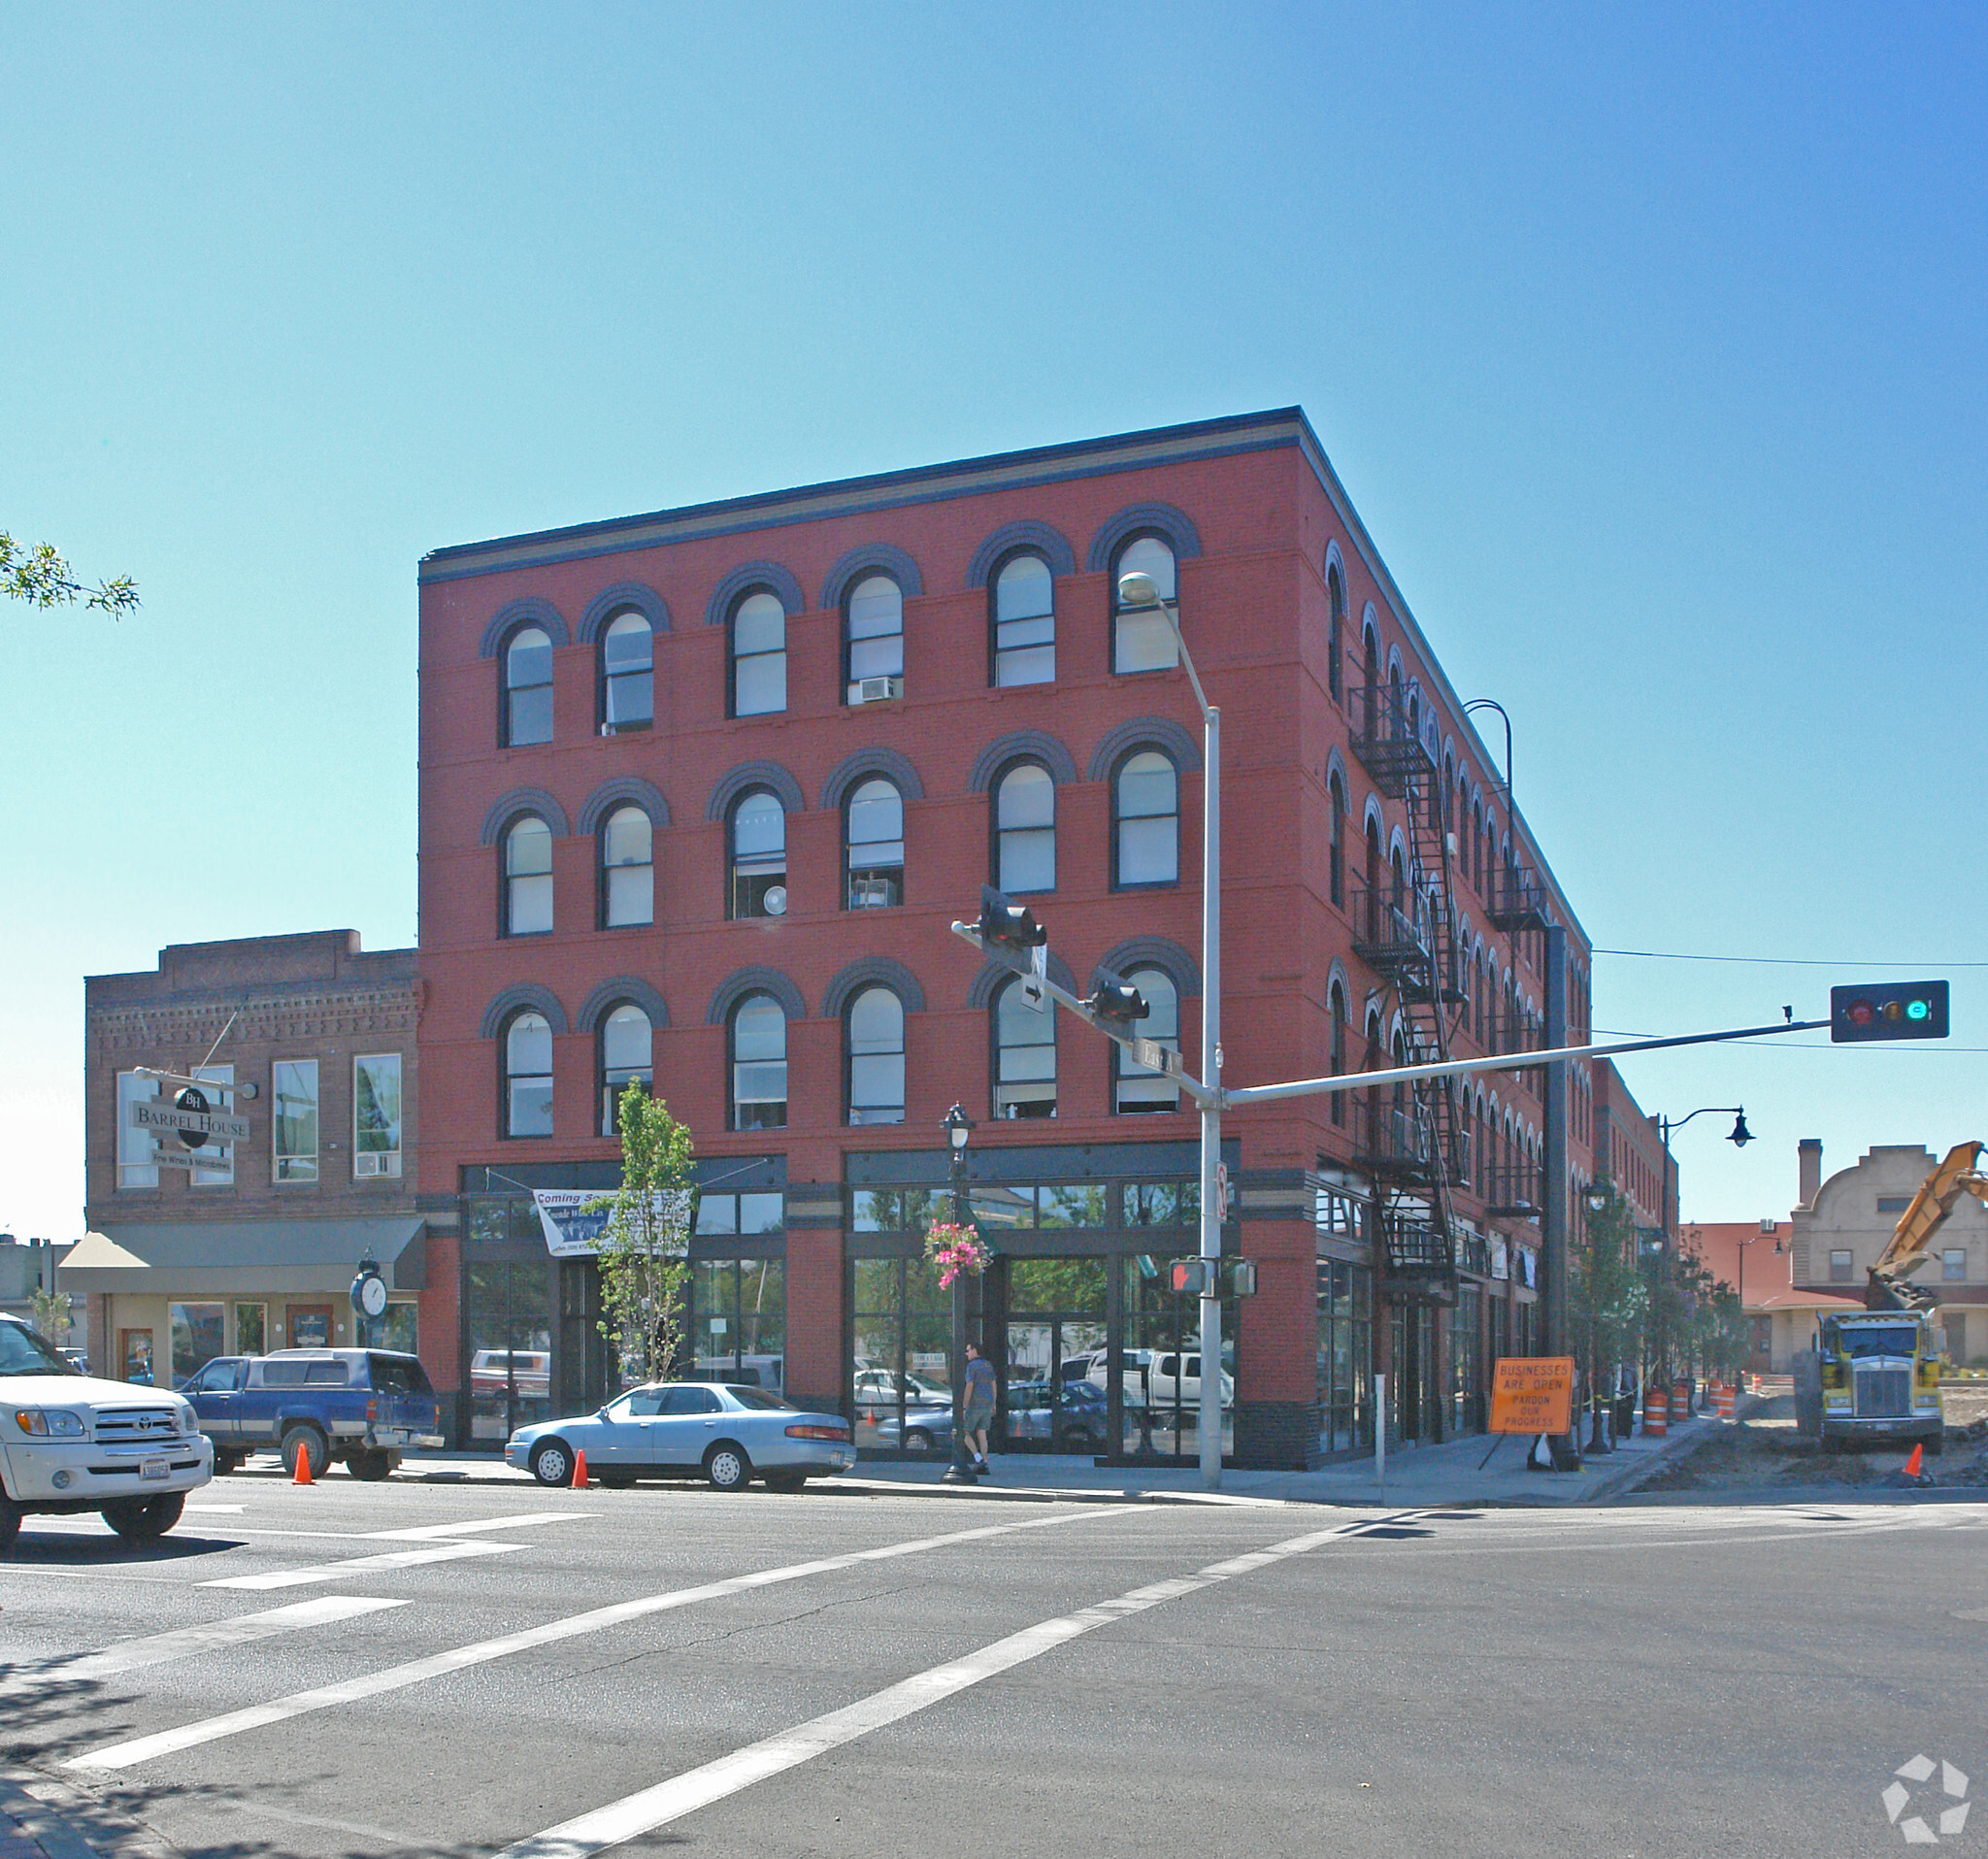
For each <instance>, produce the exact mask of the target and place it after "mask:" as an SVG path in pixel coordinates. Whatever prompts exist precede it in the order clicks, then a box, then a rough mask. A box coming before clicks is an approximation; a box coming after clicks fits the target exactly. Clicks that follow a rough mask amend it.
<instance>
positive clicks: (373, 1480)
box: [346, 1446, 393, 1484]
mask: <svg viewBox="0 0 1988 1859" xmlns="http://www.w3.org/2000/svg"><path fill="white" fill-rule="evenodd" d="M346 1468H347V1470H348V1471H349V1472H350V1473H351V1475H352V1477H355V1478H364V1479H365V1480H366V1481H367V1482H368V1483H369V1484H377V1483H378V1482H379V1481H380V1480H381V1478H383V1477H386V1475H387V1474H388V1473H389V1472H391V1471H392V1470H393V1455H392V1454H391V1453H389V1452H388V1451H387V1450H386V1449H385V1448H384V1447H383V1446H374V1447H372V1448H371V1449H370V1450H368V1451H364V1452H354V1453H353V1454H352V1456H351V1457H350V1458H349V1459H348V1460H347V1461H346Z"/></svg>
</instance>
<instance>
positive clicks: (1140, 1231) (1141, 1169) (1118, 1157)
mask: <svg viewBox="0 0 1988 1859" xmlns="http://www.w3.org/2000/svg"><path fill="white" fill-rule="evenodd" d="M1223 1159H1224V1161H1225V1162H1226V1163H1227V1165H1228V1168H1229V1172H1230V1175H1231V1178H1234V1177H1235V1176H1236V1175H1237V1174H1238V1172H1239V1171H1240V1168H1241V1161H1242V1156H1241V1145H1240V1144H1238V1143H1236V1142H1234V1141H1233V1140H1232V1141H1230V1142H1228V1143H1225V1144H1224V1145H1223ZM949 1164H950V1158H949V1156H948V1155H947V1154H946V1152H945V1151H944V1149H939V1148H933V1149H915V1150H904V1149H896V1150H890V1149H885V1150H851V1151H846V1152H845V1156H844V1173H845V1185H844V1204H843V1276H844V1283H843V1301H842V1302H843V1336H842V1401H843V1411H844V1412H845V1414H846V1415H847V1416H848V1418H849V1420H850V1422H851V1424H852V1425H853V1424H854V1423H855V1421H856V1418H857V1404H856V1402H855V1398H854V1390H855V1373H856V1371H855V1325H856V1315H857V1312H856V1266H857V1262H858V1261H859V1260H868V1259H899V1260H907V1261H911V1260H916V1261H922V1260H923V1258H924V1244H923V1231H922V1227H906V1226H903V1225H900V1226H897V1227H894V1228H890V1229H885V1230H867V1229H866V1230H864V1231H860V1232H859V1231H858V1230H857V1229H856V1224H855V1216H856V1203H855V1197H856V1195H857V1194H859V1193H864V1192H877V1193H882V1194H892V1193H898V1194H909V1193H920V1192H922V1193H923V1194H924V1195H925V1196H926V1197H927V1199H926V1200H925V1201H924V1202H923V1203H922V1204H921V1205H920V1206H919V1208H918V1210H917V1217H918V1219H920V1220H927V1221H929V1220H932V1219H942V1218H944V1219H949V1218H950V1217H951V1203H950V1198H949ZM1200 1169H1201V1149H1200V1145H1199V1144H1198V1143H1194V1142H1165V1143H1117V1144H1070V1145H993V1144H988V1145H984V1146H974V1147H970V1148H969V1149H968V1151H967V1157H966V1174H967V1187H968V1191H969V1193H970V1194H972V1193H974V1192H975V1191H976V1190H988V1191H990V1192H989V1198H993V1197H994V1196H996V1195H998V1194H999V1193H1000V1192H1001V1191H1002V1190H1016V1189H1020V1188H1023V1187H1026V1188H1028V1189H1029V1190H1030V1191H1031V1194H1032V1195H1033V1193H1034V1191H1035V1190H1036V1189H1039V1188H1046V1189H1051V1190H1053V1189H1058V1188H1070V1187H1077V1188H1085V1189H1090V1188H1097V1189H1102V1190H1104V1191H1105V1193H1106V1196H1107V1206H1108V1209H1109V1214H1108V1219H1107V1222H1106V1224H1104V1225H1102V1226H1094V1227H1068V1226H1057V1227H1042V1226H1035V1225H1031V1226H1030V1227H1027V1228H1022V1227H1020V1226H1011V1227H1005V1228H1003V1227H997V1226H994V1225H992V1224H980V1232H981V1237H982V1238H983V1239H985V1240H987V1241H988V1242H989V1243H990V1244H991V1245H992V1246H993V1248H994V1250H995V1253H996V1261H995V1266H994V1267H993V1268H992V1269H991V1270H990V1272H989V1274H988V1278H987V1279H986V1280H983V1281H978V1282H970V1286H969V1292H968V1299H969V1302H968V1311H969V1316H968V1334H969V1335H970V1336H972V1337H973V1339H974V1341H975V1342H976V1343H977V1344H981V1345H982V1346H983V1347H984V1346H985V1344H986V1342H987V1340H988V1338H989V1337H991V1335H992V1334H993V1331H994V1328H995V1327H997V1326H998V1327H999V1328H1000V1330H1001V1332H1002V1336H1003V1339H1004V1341H1003V1346H1002V1347H1000V1348H998V1349H995V1350H991V1351H989V1353H988V1359H989V1360H990V1361H991V1362H993V1364H994V1367H995V1374H996V1378H997V1382H998V1384H999V1386H1000V1389H1001V1393H1002V1395H1003V1403H1002V1408H1001V1411H1002V1412H1004V1413H1005V1411H1006V1403H1005V1396H1006V1382H1007V1348H1006V1344H1005V1338H1006V1331H1007V1322H1008V1310H1007V1301H1006V1298H1005V1296H1004V1295H1003V1293H1004V1288H1005V1278H1004V1273H1003V1271H1002V1265H1003V1262H1004V1261H1007V1260H1016V1261H1019V1260H1027V1259H1053V1258H1097V1259H1101V1260H1103V1261H1104V1262H1105V1265H1106V1317H1105V1320H1106V1344H1105V1346H1106V1348H1107V1349H1108V1350H1110V1352H1111V1353H1110V1358H1109V1359H1110V1361H1112V1362H1116V1361H1117V1360H1118V1359H1119V1357H1118V1353H1117V1352H1118V1351H1119V1350H1120V1349H1122V1348H1124V1347H1126V1346H1127V1344H1126V1341H1125V1321H1126V1311H1125V1297H1124V1279H1125V1272H1126V1269H1127V1267H1128V1265H1130V1264H1131V1263H1132V1262H1133V1261H1136V1260H1139V1259H1142V1258H1147V1259H1150V1260H1151V1262H1152V1266H1153V1269H1154V1272H1155V1274H1161V1273H1164V1272H1165V1270H1166V1266H1167V1263H1168V1262H1169V1261H1171V1260H1173V1259H1176V1258H1182V1257H1190V1256H1193V1255H1195V1254H1196V1253H1198V1252H1199V1250H1200V1245H1201V1236H1200V1228H1199V1224H1198V1220H1195V1221H1185V1222H1183V1221H1175V1222H1170V1223H1168V1224H1166V1225H1150V1224H1140V1223H1138V1222H1134V1223H1131V1224H1127V1223H1126V1221H1125V1204H1124V1191H1125V1190H1126V1189H1127V1188H1128V1187H1132V1186H1138V1185H1145V1184H1150V1185H1154V1186H1164V1187H1166V1188H1172V1189H1178V1188H1192V1189H1193V1190H1194V1191H1195V1194H1196V1197H1197V1200H1198V1197H1199V1191H1200ZM1032 1211H1033V1212H1038V1213H1040V1209H1039V1208H1033V1209H1032ZM1241 1253H1242V1229H1241V1225H1240V1222H1239V1220H1238V1218H1237V1214H1236V1211H1235V1209H1234V1208H1233V1206H1232V1209H1231V1212H1230V1216H1229V1219H1228V1222H1227V1223H1226V1224H1225V1225H1224V1227H1223V1229H1222V1256H1223V1257H1224V1258H1225V1259H1233V1258H1237V1257H1240V1256H1241ZM1176 1307H1177V1308H1186V1309H1191V1310H1193V1311H1194V1312H1195V1322H1194V1323H1193V1324H1190V1325H1185V1326H1181V1325H1179V1324H1178V1323H1177V1322H1176V1339H1177V1342H1176V1351H1175V1352H1176V1353H1180V1352H1185V1351H1187V1350H1190V1349H1196V1348H1198V1346H1199V1342H1200V1338H1199V1334H1198V1321H1199V1308H1198V1300H1197V1299H1195V1298H1192V1297H1185V1298H1177V1299H1176ZM900 1310H901V1311H903V1310H904V1306H903V1305H902V1304H901V1305H900ZM904 1323H905V1318H904V1317H903V1316H901V1318H900V1324H901V1328H900V1336H901V1338H902V1335H903V1331H904ZM1240 1327H1241V1326H1240V1324H1239V1323H1238V1321H1237V1303H1236V1300H1235V1299H1234V1298H1232V1297H1227V1296H1225V1297H1224V1299H1223V1318H1222V1336H1223V1340H1224V1344H1225V1345H1226V1346H1227V1347H1228V1348H1230V1349H1233V1350H1234V1351H1235V1357H1234V1362H1233V1366H1232V1364H1231V1363H1230V1362H1228V1361H1225V1362H1224V1363H1223V1364H1222V1365H1221V1367H1222V1370H1223V1371H1224V1372H1227V1373H1229V1374H1231V1375H1233V1376H1234V1378H1235V1379H1236V1382H1237V1385H1238V1387H1239V1389H1240V1386H1241V1376H1242V1348H1241V1342H1242V1339H1241V1335H1240ZM1134 1346H1139V1345H1134ZM903 1354H904V1344H903V1343H902V1340H901V1341H900V1357H901V1358H902V1357H903ZM1106 1400H1107V1415H1108V1417H1107V1427H1108V1431H1109V1434H1110V1440H1111V1441H1112V1442H1113V1444H1112V1445H1111V1447H1110V1448H1109V1449H1108V1450H1107V1451H1106V1452H1104V1453H1101V1454H1099V1455H1097V1462H1098V1463H1099V1464H1100V1465H1138V1464H1143V1463H1146V1464H1149V1463H1151V1462H1152V1457H1159V1458H1161V1459H1162V1461H1163V1462H1164V1463H1168V1464H1188V1463H1192V1462H1193V1460H1194V1457H1195V1452H1194V1449H1193V1448H1192V1446H1191V1445H1189V1446H1187V1447H1186V1448H1185V1449H1182V1450H1179V1451H1176V1452H1174V1453H1166V1454H1154V1455H1152V1456H1147V1455H1144V1454H1142V1453H1138V1452H1127V1451H1125V1450H1124V1449H1123V1445H1122V1443H1123V1441H1124V1439H1125V1423H1124V1402H1123V1388H1122V1385H1121V1381H1120V1378H1119V1376H1118V1375H1117V1374H1108V1376H1107V1380H1106ZM915 1411H916V1410H915V1409H912V1408H911V1407H909V1406H907V1405H906V1404H905V1403H904V1400H903V1396H902V1393H900V1397H899V1409H898V1413H897V1425H898V1428H899V1438H900V1439H902V1438H903V1437H904V1433H905V1431H906V1430H908V1428H909V1427H910V1425H911V1424H912V1423H911V1420H910V1415H911V1414H912V1413H913V1412H915ZM1147 1411H1148V1412H1149V1411H1150V1410H1149V1409H1148V1410H1147ZM1169 1411H1174V1412H1176V1419H1177V1418H1178V1417H1179V1416H1180V1415H1181V1414H1189V1415H1191V1414H1192V1412H1193V1411H1194V1410H1193V1409H1192V1407H1191V1406H1183V1405H1182V1404H1180V1403H1179V1402H1177V1401H1176V1404H1175V1406H1174V1408H1173V1409H1171V1410H1169ZM1233 1424H1234V1423H1233V1422H1232V1425H1233ZM1175 1431H1176V1441H1184V1440H1186V1439H1187V1438H1188V1435H1187V1434H1186V1432H1185V1431H1184V1429H1180V1428H1178V1427H1176V1430H1175ZM860 1456H862V1457H864V1458H870V1459H915V1458H920V1457H926V1456H929V1455H923V1454H918V1453H911V1452H907V1451H906V1450H905V1449H904V1448H903V1447H902V1446H895V1447H892V1446H884V1447H878V1446H875V1445H869V1446H864V1447H862V1448H861V1452H860Z"/></svg>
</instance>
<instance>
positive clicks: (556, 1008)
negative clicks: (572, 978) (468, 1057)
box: [477, 981, 573, 1040]
mask: <svg viewBox="0 0 1988 1859" xmlns="http://www.w3.org/2000/svg"><path fill="white" fill-rule="evenodd" d="M526 1008H530V1009H532V1010H533V1011H534V1012H539V1013H543V1014H544V1015H545V1016H546V1024H547V1026H549V1027H550V1028H551V1029H552V1032H553V1036H554V1037H555V1038H558V1037H563V1036H564V1035H565V1034H567V1033H569V1032H571V1031H572V1030H573V1029H572V1028H571V1027H569V1026H568V1025H567V1023H566V1010H565V1009H564V1008H563V1007H561V1006H560V1005H559V996H558V995H556V994H555V993H553V992H552V990H551V989H550V988H549V987H545V986H542V985H541V984H540V983H539V982H537V981H514V982H513V983H512V985H511V986H509V987H507V988H506V989H505V990H504V991H503V992H502V993H501V994H497V995H494V996H492V998H491V1001H490V1004H489V1006H488V1007H486V1008H484V1009H483V1018H482V1022H481V1024H480V1026H479V1027H478V1029H477V1032H478V1037H479V1038H480V1039H486V1040H494V1039H498V1038H500V1037H502V1035H503V1032H504V1022H505V1021H506V1020H508V1019H510V1017H511V1016H512V1015H513V1014H514V1013H519V1012H523V1011H524V1010H525V1009H526Z"/></svg>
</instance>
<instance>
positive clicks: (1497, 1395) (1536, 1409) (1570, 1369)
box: [1491, 1355, 1574, 1433]
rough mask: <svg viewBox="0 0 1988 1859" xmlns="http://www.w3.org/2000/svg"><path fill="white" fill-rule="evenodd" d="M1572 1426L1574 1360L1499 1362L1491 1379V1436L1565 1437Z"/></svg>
mask: <svg viewBox="0 0 1988 1859" xmlns="http://www.w3.org/2000/svg"><path fill="white" fill-rule="evenodd" d="M1573 1424H1574V1357H1573V1356H1571V1355H1502V1356H1500V1357H1499V1358H1498V1365H1497V1368H1496V1369H1495V1370H1494V1371H1493V1374H1492V1379H1491V1431H1492V1432H1493V1433H1565V1432H1566V1431H1567V1430H1568V1429H1569V1428H1570V1427H1571V1426H1573Z"/></svg>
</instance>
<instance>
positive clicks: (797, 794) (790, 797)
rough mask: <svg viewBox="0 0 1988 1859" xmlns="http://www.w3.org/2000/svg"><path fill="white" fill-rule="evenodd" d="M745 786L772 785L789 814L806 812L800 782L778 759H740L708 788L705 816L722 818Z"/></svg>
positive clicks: (805, 802) (806, 803)
mask: <svg viewBox="0 0 1988 1859" xmlns="http://www.w3.org/2000/svg"><path fill="white" fill-rule="evenodd" d="M748 787H770V788H772V789H773V791H774V792H775V793H776V794H778V795H779V803H780V805H781V806H782V807H784V808H785V809H786V810H787V812H788V813H806V812H807V811H808V800H807V797H806V796H805V795H804V794H803V793H802V792H801V783H800V782H799V781H797V780H795V779H794V778H793V776H791V775H790V774H788V773H787V771H786V770H785V769H784V768H782V767H781V766H780V765H779V762H741V763H740V764H739V765H738V767H736V768H733V769H729V770H727V771H726V772H725V773H724V774H723V775H720V776H719V777H718V780H717V785H716V786H714V787H713V788H712V790H711V799H710V800H709V801H708V802H707V803H706V805H705V810H704V816H705V818H706V819H723V818H724V817H725V815H726V814H727V813H730V812H731V811H732V803H733V802H734V801H736V800H737V799H738V798H739V796H740V795H741V794H743V793H745V792H746V789H747V788H748Z"/></svg>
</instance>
